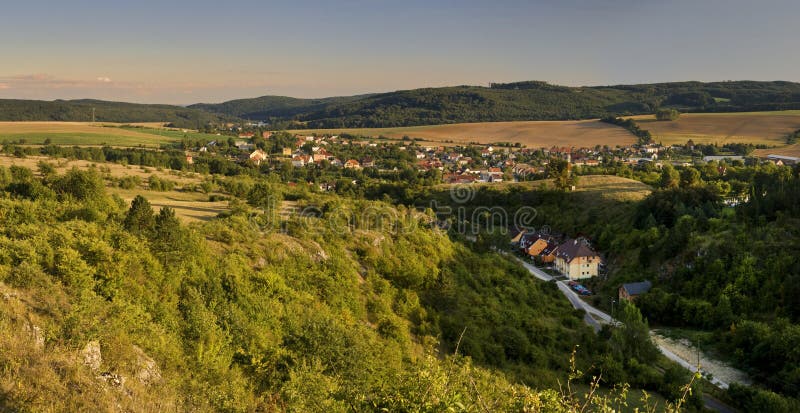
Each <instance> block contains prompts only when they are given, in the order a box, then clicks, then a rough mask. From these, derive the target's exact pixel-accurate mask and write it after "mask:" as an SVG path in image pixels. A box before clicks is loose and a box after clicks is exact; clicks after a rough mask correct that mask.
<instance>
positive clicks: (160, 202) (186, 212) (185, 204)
mask: <svg viewBox="0 0 800 413" xmlns="http://www.w3.org/2000/svg"><path fill="white" fill-rule="evenodd" d="M42 160H43V161H47V162H50V163H52V164H54V165H55V166H56V171H57V172H58V173H59V174H63V173H64V172H66V171H67V170H69V169H71V168H73V167H77V168H79V169H89V168H92V167H93V166H96V167H97V168H101V167H102V168H103V170H106V169H105V168H108V169H107V170H106V171H107V172H104V175H105V176H106V177H112V178H121V177H125V176H138V177H139V178H141V180H142V183H143V184H142V185H140V186H139V187H138V188H134V189H122V188H119V187H116V186H114V185H113V183H112V182H110V181H107V190H108V192H109V193H110V194H116V195H119V196H120V197H121V198H122V199H123V200H125V202H131V201H132V200H133V198H135V197H136V195H142V196H144V197H145V198H147V200H148V201H150V203H151V204H152V205H153V207H155V208H156V209H159V208H161V207H164V206H169V207H172V208H173V209H174V210H175V214H176V215H177V216H178V217H179V218H181V219H183V220H184V221H186V222H196V221H207V220H209V219H212V218H214V217H216V216H217V215H218V214H220V213H222V212H225V211H227V210H228V202H227V201H219V202H209V200H208V195H206V194H203V193H201V192H196V191H193V190H189V188H190V187H191V186H193V185H196V184H199V183H200V182H202V177H201V176H200V175H197V174H195V173H181V172H179V171H172V170H169V169H163V170H157V169H155V168H145V167H140V166H138V165H120V164H115V163H105V162H90V161H84V160H66V159H54V158H50V157H46V156H29V157H25V158H15V157H11V156H4V155H0V166H6V167H7V166H11V165H18V166H24V167H26V168H29V169H31V170H33V171H37V170H38V167H37V164H38V163H39V161H42ZM150 175H156V176H158V177H159V178H163V179H168V180H171V181H174V182H176V183H177V185H176V187H175V189H174V190H172V191H165V192H159V191H151V190H148V189H147V188H146V185H145V183H146V182H147V178H148V177H149V176H150Z"/></svg>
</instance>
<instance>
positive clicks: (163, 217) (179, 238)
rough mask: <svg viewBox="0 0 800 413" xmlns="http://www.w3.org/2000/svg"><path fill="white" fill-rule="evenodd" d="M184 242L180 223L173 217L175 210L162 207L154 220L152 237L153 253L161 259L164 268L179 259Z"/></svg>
mask: <svg viewBox="0 0 800 413" xmlns="http://www.w3.org/2000/svg"><path fill="white" fill-rule="evenodd" d="M184 241H185V236H184V233H183V229H182V228H181V222H180V221H179V220H178V217H176V216H175V210H174V209H172V208H170V207H163V208H161V211H159V213H158V216H156V218H155V235H154V237H153V244H152V247H153V252H154V254H155V255H156V256H158V257H159V258H160V259H161V262H162V264H163V265H164V266H167V265H168V264H170V263H171V262H174V261H177V260H178V259H179V258H180V253H181V249H182V247H183V244H184Z"/></svg>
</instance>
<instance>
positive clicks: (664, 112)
mask: <svg viewBox="0 0 800 413" xmlns="http://www.w3.org/2000/svg"><path fill="white" fill-rule="evenodd" d="M680 116H681V113H680V112H678V111H677V110H675V109H671V108H668V109H664V108H662V109H658V110H657V111H656V120H660V121H674V120H678V118H679V117H680Z"/></svg>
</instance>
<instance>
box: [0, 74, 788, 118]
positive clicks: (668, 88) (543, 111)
mask: <svg viewBox="0 0 800 413" xmlns="http://www.w3.org/2000/svg"><path fill="white" fill-rule="evenodd" d="M659 107H673V108H677V109H679V110H681V111H686V112H741V111H769V110H785V109H800V83H794V82H785V81H769V82H763V81H725V82H708V83H703V82H672V83H652V84H637V85H614V86H579V87H568V86H559V85H552V84H549V83H546V82H541V81H525V82H515V83H496V84H492V85H490V86H489V87H486V86H450V87H440V88H423V89H411V90H400V91H395V92H387V93H375V94H365V95H355V96H340V97H327V98H319V99H302V98H293V97H287V96H262V97H258V98H253V99H237V100H231V101H228V102H223V103H217V104H209V103H198V104H194V105H190V106H187V107H183V106H174V105H160V104H136V103H125V102H109V101H101V100H90V99H81V100H55V101H39V100H15V99H0V121H73V122H80V121H84V122H85V121H91V120H92V110H93V109H94V112H95V119H96V120H97V121H98V122H121V123H133V122H166V123H172V124H173V125H174V126H176V127H184V128H199V127H202V126H205V125H208V124H214V125H220V124H224V123H227V122H238V121H242V120H243V119H247V120H258V121H267V122H269V123H270V124H271V125H272V127H273V128H276V129H279V128H288V127H302V128H351V127H352V128H364V127H398V126H417V125H437V124H448V123H465V122H497V121H521V120H576V119H591V118H602V117H605V116H610V115H636V114H647V113H653V112H654V111H655V110H656V109H657V108H659Z"/></svg>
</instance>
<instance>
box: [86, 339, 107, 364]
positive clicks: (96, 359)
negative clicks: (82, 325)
mask: <svg viewBox="0 0 800 413" xmlns="http://www.w3.org/2000/svg"><path fill="white" fill-rule="evenodd" d="M81 356H82V357H83V364H85V365H87V366H89V368H90V369H92V370H99V369H100V365H101V364H103V355H102V353H101V352H100V342H99V341H97V340H92V341H90V342H88V343H86V347H84V348H83V350H81Z"/></svg>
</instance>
